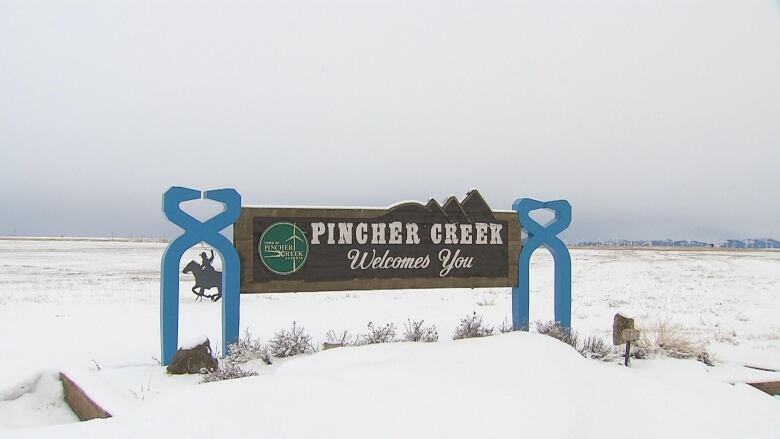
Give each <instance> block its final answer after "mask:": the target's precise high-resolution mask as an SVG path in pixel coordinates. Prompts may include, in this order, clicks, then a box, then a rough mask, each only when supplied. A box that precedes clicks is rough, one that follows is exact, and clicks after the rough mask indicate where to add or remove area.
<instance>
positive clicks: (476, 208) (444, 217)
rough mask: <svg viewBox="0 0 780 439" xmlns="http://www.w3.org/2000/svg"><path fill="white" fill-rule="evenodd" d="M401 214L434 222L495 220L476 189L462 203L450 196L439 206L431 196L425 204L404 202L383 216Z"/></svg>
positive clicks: (485, 221)
mask: <svg viewBox="0 0 780 439" xmlns="http://www.w3.org/2000/svg"><path fill="white" fill-rule="evenodd" d="M396 216H397V217H400V216H403V217H405V218H407V220H410V221H417V222H426V221H428V222H431V220H433V221H432V222H435V223H475V222H480V223H483V222H484V223H487V222H492V221H495V220H496V218H495V216H493V211H491V210H490V207H489V206H488V205H487V203H486V202H485V199H484V198H482V195H480V194H479V192H478V191H477V190H476V189H472V190H471V191H469V193H468V194H466V198H465V199H464V200H463V203H461V202H459V201H458V199H457V198H455V197H454V196H451V197H449V198H447V201H445V202H444V205H443V206H441V205H439V203H438V202H437V201H436V200H434V199H433V198H431V199H430V201H428V203H427V204H425V205H422V204H420V203H404V204H401V205H398V206H395V207H393V208H392V209H390V210H389V211H388V212H387V213H386V214H385V215H383V218H387V219H391V218H392V217H396Z"/></svg>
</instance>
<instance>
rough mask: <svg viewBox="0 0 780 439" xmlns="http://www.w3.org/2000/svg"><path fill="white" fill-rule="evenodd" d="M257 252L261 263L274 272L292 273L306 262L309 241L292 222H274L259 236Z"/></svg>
mask: <svg viewBox="0 0 780 439" xmlns="http://www.w3.org/2000/svg"><path fill="white" fill-rule="evenodd" d="M257 253H258V254H259V255H260V260H261V261H263V265H265V266H266V268H268V269H269V270H271V271H272V272H274V273H276V274H282V275H287V274H293V273H295V272H296V271H298V270H300V269H301V267H303V264H305V263H306V256H308V254H309V243H308V242H307V240H306V235H304V233H303V230H301V229H300V228H299V227H298V226H296V225H295V224H293V223H286V222H285V223H274V224H272V225H271V226H270V227H268V228H267V229H265V231H264V232H263V234H262V235H261V236H260V242H259V243H258V244H257Z"/></svg>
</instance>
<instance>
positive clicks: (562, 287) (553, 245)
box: [512, 198, 571, 330]
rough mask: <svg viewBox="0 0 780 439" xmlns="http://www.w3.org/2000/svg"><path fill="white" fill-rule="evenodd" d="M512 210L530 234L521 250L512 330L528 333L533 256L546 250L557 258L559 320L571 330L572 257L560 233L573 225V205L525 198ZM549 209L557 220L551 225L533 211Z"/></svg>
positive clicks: (513, 302)
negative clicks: (536, 219) (531, 214)
mask: <svg viewBox="0 0 780 439" xmlns="http://www.w3.org/2000/svg"><path fill="white" fill-rule="evenodd" d="M512 209H513V210H515V211H517V212H518V214H519V215H520V225H521V226H522V227H523V229H524V230H525V231H526V232H527V233H528V239H527V240H526V242H525V244H524V245H523V247H522V249H521V250H520V261H519V262H520V263H519V264H518V270H519V277H520V282H519V285H518V286H517V287H513V288H512V327H513V328H514V329H515V330H519V329H522V330H528V324H529V287H530V285H529V275H530V263H531V255H532V254H533V252H534V251H535V250H536V249H537V248H539V247H544V248H546V249H547V250H549V252H550V253H551V254H552V256H553V262H554V264H555V287H554V290H555V293H554V294H555V296H554V301H555V304H554V309H555V321H556V322H557V323H558V324H560V325H561V326H562V327H564V328H569V327H571V256H570V255H569V249H568V248H566V244H564V243H563V242H562V241H561V240H560V238H558V237H557V235H558V234H559V233H561V232H562V231H564V230H566V228H567V227H569V224H571V205H570V204H569V202H568V201H566V200H557V201H547V202H541V201H537V200H533V199H530V198H521V199H518V200H517V201H515V202H514V204H512ZM537 209H549V210H552V211H553V212H554V213H555V218H554V219H553V220H552V221H551V222H549V223H547V224H544V225H542V224H539V223H538V222H536V221H534V219H533V218H531V216H530V213H531V211H534V210H537Z"/></svg>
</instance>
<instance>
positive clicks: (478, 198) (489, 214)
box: [461, 189, 496, 223]
mask: <svg viewBox="0 0 780 439" xmlns="http://www.w3.org/2000/svg"><path fill="white" fill-rule="evenodd" d="M461 205H462V206H463V210H464V211H466V213H467V214H468V216H469V219H471V221H472V222H478V223H489V222H492V221H495V220H496V217H495V216H493V211H492V210H490V207H489V206H488V204H487V203H486V202H485V199H484V198H482V195H480V193H479V191H477V190H476V189H472V190H470V191H469V193H468V194H466V198H465V199H464V200H463V203H461Z"/></svg>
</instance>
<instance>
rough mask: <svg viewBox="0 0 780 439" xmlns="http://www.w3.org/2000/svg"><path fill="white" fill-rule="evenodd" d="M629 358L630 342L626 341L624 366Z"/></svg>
mask: <svg viewBox="0 0 780 439" xmlns="http://www.w3.org/2000/svg"><path fill="white" fill-rule="evenodd" d="M629 358H631V342H630V341H626V362H625V365H626V366H628V359H629Z"/></svg>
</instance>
